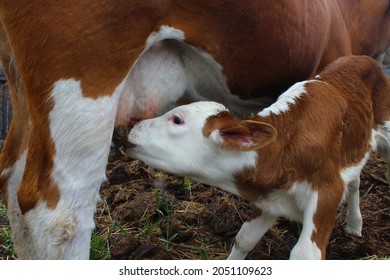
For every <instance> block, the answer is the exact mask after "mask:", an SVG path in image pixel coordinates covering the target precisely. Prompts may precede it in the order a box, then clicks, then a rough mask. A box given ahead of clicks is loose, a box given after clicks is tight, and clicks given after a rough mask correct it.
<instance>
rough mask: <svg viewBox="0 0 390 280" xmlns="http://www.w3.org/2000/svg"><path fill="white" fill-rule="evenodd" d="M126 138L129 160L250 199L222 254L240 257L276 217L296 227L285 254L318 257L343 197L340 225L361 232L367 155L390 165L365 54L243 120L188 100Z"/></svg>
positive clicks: (388, 109)
mask: <svg viewBox="0 0 390 280" xmlns="http://www.w3.org/2000/svg"><path fill="white" fill-rule="evenodd" d="M128 140H129V142H130V143H131V148H129V150H128V152H129V155H130V156H132V157H135V158H138V159H140V160H142V161H144V162H146V163H147V164H150V165H152V166H155V167H157V168H160V169H163V170H165V171H168V172H172V173H175V174H179V175H184V176H190V177H192V178H194V179H196V180H199V181H202V182H204V183H207V184H209V185H214V186H218V187H220V188H221V189H223V190H226V191H229V192H231V193H233V194H236V195H239V196H241V197H243V198H245V199H247V200H249V201H251V202H252V203H253V204H254V206H255V210H254V212H253V214H252V216H251V217H250V219H249V220H248V221H246V222H245V223H244V224H243V226H242V228H241V230H240V231H239V233H238V235H237V236H236V241H235V244H234V247H233V249H232V252H231V253H230V255H229V259H244V258H245V257H246V255H247V254H248V252H249V251H250V250H252V249H253V248H254V246H255V245H256V243H257V242H258V241H259V240H260V239H261V237H262V236H263V235H264V234H265V233H266V231H267V230H268V229H269V228H270V227H271V226H272V225H273V224H274V223H275V222H276V220H277V218H278V217H285V218H288V219H291V220H295V221H298V222H301V223H302V224H303V228H302V233H301V236H300V238H299V241H298V243H297V244H296V245H295V247H294V248H293V250H292V252H291V255H290V258H291V259H321V258H322V259H324V258H325V252H326V247H327V244H328V242H329V238H330V235H331V232H332V229H333V227H334V223H335V219H336V212H337V208H338V206H339V205H340V203H341V202H342V200H343V199H344V196H346V199H347V203H348V214H347V226H346V231H347V232H348V233H350V234H353V235H357V236H361V229H362V217H361V213H360V209H359V174H360V172H361V170H362V168H363V167H364V165H365V163H366V161H367V159H368V157H369V155H370V152H371V151H374V150H377V151H378V152H379V153H381V154H382V155H383V157H384V158H385V159H386V161H387V162H390V82H389V80H388V78H387V77H386V76H384V74H383V73H382V71H381V69H380V67H379V66H378V64H377V63H376V62H375V61H374V60H372V59H371V58H368V57H365V56H349V57H344V58H340V59H338V60H337V61H335V62H334V63H332V64H331V65H329V66H328V67H327V68H326V69H325V70H324V71H322V72H321V73H320V75H318V76H316V77H315V78H313V79H310V80H306V81H303V82H300V83H297V84H295V85H294V86H292V87H291V88H290V89H289V90H287V91H286V92H285V93H283V94H282V95H281V96H280V98H279V99H278V100H277V102H276V103H274V104H273V105H271V106H270V107H268V108H266V109H264V110H262V111H261V112H259V113H258V114H257V115H255V116H253V117H251V118H246V119H236V118H234V117H233V116H232V114H231V113H230V112H229V111H228V110H227V109H226V108H225V107H224V106H222V105H220V104H218V103H215V102H197V103H193V104H190V105H185V106H181V107H177V108H175V109H173V110H171V111H170V112H168V113H166V114H165V115H163V116H161V117H159V118H155V119H149V120H144V121H141V122H139V123H138V124H137V125H136V126H135V127H134V128H133V129H132V130H131V132H130V133H129V136H128ZM387 178H389V172H388V173H387Z"/></svg>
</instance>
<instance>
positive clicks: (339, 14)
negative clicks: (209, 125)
mask: <svg viewBox="0 0 390 280" xmlns="http://www.w3.org/2000/svg"><path fill="white" fill-rule="evenodd" d="M389 5H390V4H389V0H355V1H350V0H338V1H337V0H279V1H252V0H246V1H243V0H239V1H238V0H237V1H225V0H215V1H209V0H198V1H189V0H188V1H187V0H132V1H129V0H123V1H110V0H102V1H98V2H97V1H94V0H84V1H79V0H68V1H51V0H40V1H28V0H19V1H8V0H0V21H1V24H2V28H1V29H0V38H1V39H2V40H1V47H0V52H1V58H2V62H3V65H4V67H5V70H6V73H7V77H8V79H9V85H10V89H11V95H12V102H13V109H14V118H13V121H12V125H11V129H10V132H9V134H8V137H7V140H6V143H5V146H4V149H3V151H2V154H1V162H0V163H1V166H0V172H1V178H0V181H1V190H2V195H3V198H4V201H5V202H6V204H7V206H8V215H9V219H10V223H11V227H12V230H13V233H14V236H15V239H14V242H15V247H16V250H17V253H18V256H19V257H20V258H39V259H41V258H46V259H57V258H62V259H86V258H88V256H89V245H90V236H91V231H92V229H93V228H94V221H93V214H94V211H95V208H96V203H97V201H98V197H99V188H100V184H101V182H102V181H103V180H104V179H105V167H106V163H107V157H108V152H109V147H110V140H111V136H112V131H113V129H114V123H115V119H116V125H117V126H122V127H127V126H128V124H129V122H131V120H132V119H136V118H144V117H149V116H153V115H154V114H156V113H160V112H162V111H164V109H166V108H167V106H168V105H169V104H170V103H174V102H176V101H178V100H179V99H180V100H182V99H183V98H184V99H186V100H188V99H213V100H216V101H221V102H222V103H225V105H227V106H228V107H231V108H233V109H236V110H237V112H240V111H242V108H247V107H248V108H249V107H252V105H253V104H255V105H256V104H258V103H257V102H254V103H253V102H252V101H247V100H252V99H257V98H260V97H264V96H267V95H268V96H270V97H275V96H277V95H278V94H279V93H280V92H281V91H282V90H283V89H285V88H286V87H288V86H289V85H291V84H292V83H293V82H295V81H297V80H302V79H305V78H306V77H308V76H310V75H312V74H314V73H316V72H317V71H318V70H320V69H321V68H322V67H323V66H324V65H326V64H327V63H328V62H330V61H332V60H334V59H335V58H337V57H340V56H343V55H346V54H351V53H353V54H367V55H370V56H373V57H378V58H379V57H380V56H381V54H382V53H383V52H384V51H385V49H386V48H387V47H388V46H389V45H390V12H389ZM137 61H138V62H137ZM136 62H137V63H136ZM211 93H212V94H211ZM238 96H239V97H238ZM134 97H136V98H134ZM118 104H120V106H119V109H118ZM236 105H237V106H236ZM139 108H140V109H141V110H138V109H139ZM134 112H135V113H134ZM145 112H147V114H145Z"/></svg>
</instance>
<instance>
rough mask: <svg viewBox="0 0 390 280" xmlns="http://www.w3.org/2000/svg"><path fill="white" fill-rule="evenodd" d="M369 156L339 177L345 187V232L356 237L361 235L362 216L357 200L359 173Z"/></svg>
mask: <svg viewBox="0 0 390 280" xmlns="http://www.w3.org/2000/svg"><path fill="white" fill-rule="evenodd" d="M369 156H370V152H367V153H366V155H365V157H364V158H363V159H362V160H361V162H359V163H358V164H356V165H354V166H351V167H348V168H346V169H344V170H342V171H341V173H340V175H341V178H342V179H343V181H344V185H345V186H346V187H347V204H348V211H347V226H346V228H345V230H346V232H348V233H349V234H353V235H356V236H361V235H362V226H363V221H362V215H361V213H360V202H359V201H360V198H359V186H360V173H361V171H362V169H363V168H364V166H365V165H366V162H367V160H368V158H369Z"/></svg>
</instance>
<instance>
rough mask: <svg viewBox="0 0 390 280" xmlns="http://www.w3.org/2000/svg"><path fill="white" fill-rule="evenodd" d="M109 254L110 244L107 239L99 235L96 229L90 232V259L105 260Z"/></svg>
mask: <svg viewBox="0 0 390 280" xmlns="http://www.w3.org/2000/svg"><path fill="white" fill-rule="evenodd" d="M109 255H110V245H109V242H108V240H106V239H105V238H103V236H101V235H99V234H98V233H97V232H96V231H93V232H92V237H91V250H90V259H92V260H105V259H107V258H108V257H109Z"/></svg>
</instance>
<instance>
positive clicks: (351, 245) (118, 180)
mask: <svg viewBox="0 0 390 280" xmlns="http://www.w3.org/2000/svg"><path fill="white" fill-rule="evenodd" d="M384 170H385V164H384V162H383V160H381V159H379V158H377V157H376V156H375V155H374V156H373V157H372V158H371V160H370V161H369V163H368V164H367V166H366V168H365V169H364V172H363V174H362V175H361V179H362V182H361V189H360V195H361V211H362V215H363V236H362V237H361V238H358V237H354V236H350V235H348V234H346V233H345V231H344V227H345V216H346V207H345V206H346V205H345V204H343V205H342V206H341V207H340V209H339V214H338V217H337V222H336V226H335V228H334V230H333V234H332V236H331V241H330V244H329V246H328V250H327V258H328V259H333V260H335V259H336V260H338V259H382V258H387V259H388V258H390V187H389V185H388V184H387V183H386V181H385V179H384ZM107 177H108V182H107V183H105V184H104V185H103V186H102V188H101V198H102V200H101V202H100V203H99V205H98V209H97V212H96V216H95V221H96V230H95V232H94V233H93V236H92V245H91V247H92V249H91V258H92V259H225V258H226V257H227V256H228V254H229V251H230V248H231V246H232V243H233V241H234V236H235V235H236V233H237V232H238V230H239V229H240V227H241V225H242V223H243V221H245V220H246V219H247V218H248V215H249V214H250V213H251V209H252V206H251V205H250V204H248V203H247V202H246V201H243V200H241V199H240V198H238V197H236V196H234V195H231V194H228V193H225V192H223V191H221V190H219V189H217V188H213V187H210V186H207V185H203V184H200V183H197V182H194V181H191V180H189V179H188V178H181V177H175V176H171V175H169V174H165V173H162V172H159V171H157V170H155V169H153V168H150V167H148V166H146V165H144V164H142V163H140V162H139V161H136V160H131V159H129V158H127V157H125V156H123V155H121V154H120V153H118V152H116V153H115V152H114V151H113V152H112V154H111V156H110V160H109V164H108V168H107ZM3 219H4V218H3ZM5 223H6V221H1V224H3V225H4V224H5ZM300 230H301V225H300V224H298V223H295V222H289V221H287V220H284V219H280V220H279V222H278V224H277V225H276V226H274V227H273V228H272V229H271V230H269V231H268V232H267V233H266V234H265V236H264V237H263V238H262V239H261V241H260V242H259V244H258V245H257V246H256V248H255V249H254V250H253V251H252V252H251V253H250V254H249V256H248V257H247V258H248V259H288V257H289V253H290V251H291V249H292V247H293V246H294V244H295V243H296V242H297V239H298V237H299V232H300ZM7 258H10V256H6V255H5V253H4V252H3V251H2V250H0V259H7Z"/></svg>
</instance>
